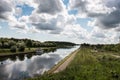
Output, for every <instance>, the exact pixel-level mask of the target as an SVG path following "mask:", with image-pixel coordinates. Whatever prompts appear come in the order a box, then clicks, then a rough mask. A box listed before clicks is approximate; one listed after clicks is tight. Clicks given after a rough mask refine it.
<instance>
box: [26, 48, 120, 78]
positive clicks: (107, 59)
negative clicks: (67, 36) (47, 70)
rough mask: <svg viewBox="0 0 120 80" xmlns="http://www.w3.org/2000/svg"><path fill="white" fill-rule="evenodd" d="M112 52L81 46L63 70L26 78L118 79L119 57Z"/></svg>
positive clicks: (119, 75) (119, 71) (119, 70)
mask: <svg viewBox="0 0 120 80" xmlns="http://www.w3.org/2000/svg"><path fill="white" fill-rule="evenodd" d="M113 54H115V53H113V52H109V53H108V52H91V49H90V48H81V49H79V52H78V53H77V54H76V56H75V58H74V60H73V61H72V62H71V63H70V65H69V66H68V67H67V68H66V69H65V70H64V71H62V72H59V73H55V74H44V75H42V76H39V77H36V78H31V79H28V80H120V58H117V57H114V56H112V55H113Z"/></svg>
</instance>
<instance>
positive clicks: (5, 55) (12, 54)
mask: <svg viewBox="0 0 120 80" xmlns="http://www.w3.org/2000/svg"><path fill="white" fill-rule="evenodd" d="M29 53H35V51H29V52H17V53H7V54H0V57H11V56H19V55H24V54H29Z"/></svg>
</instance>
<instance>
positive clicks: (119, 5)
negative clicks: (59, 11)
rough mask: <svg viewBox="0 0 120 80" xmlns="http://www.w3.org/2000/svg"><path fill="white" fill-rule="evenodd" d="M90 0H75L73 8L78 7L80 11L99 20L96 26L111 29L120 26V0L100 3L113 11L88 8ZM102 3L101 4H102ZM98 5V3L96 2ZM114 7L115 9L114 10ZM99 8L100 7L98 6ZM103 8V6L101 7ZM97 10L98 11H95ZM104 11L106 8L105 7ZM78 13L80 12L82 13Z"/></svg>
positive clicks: (106, 0) (107, 0)
mask: <svg viewBox="0 0 120 80" xmlns="http://www.w3.org/2000/svg"><path fill="white" fill-rule="evenodd" d="M90 4H91V3H89V0H74V4H73V7H72V8H71V9H74V8H77V10H78V12H81V13H84V14H86V15H87V16H88V17H91V18H94V19H96V20H97V22H96V23H95V26H98V27H100V28H103V29H111V28H116V27H120V26H119V24H120V1H119V0H105V1H103V2H101V3H100V4H102V5H104V6H103V7H106V9H107V8H108V9H110V10H111V12H109V10H108V12H98V11H97V10H96V9H97V8H96V9H94V8H95V7H93V10H94V12H92V11H90V10H88V8H89V7H88V5H89V6H92V5H90ZM102 5H101V6H102ZM96 7H97V4H96ZM113 7H114V8H115V10H113ZM98 8H99V7H98ZM101 9H102V7H101ZM95 10H96V11H95ZM103 11H104V9H103ZM81 13H78V14H81Z"/></svg>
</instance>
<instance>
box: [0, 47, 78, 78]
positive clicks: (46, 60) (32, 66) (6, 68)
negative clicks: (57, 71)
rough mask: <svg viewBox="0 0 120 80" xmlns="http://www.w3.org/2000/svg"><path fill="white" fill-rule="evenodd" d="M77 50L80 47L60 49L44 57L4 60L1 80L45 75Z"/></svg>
mask: <svg viewBox="0 0 120 80" xmlns="http://www.w3.org/2000/svg"><path fill="white" fill-rule="evenodd" d="M76 48H78V47H75V48H72V49H58V50H56V51H55V52H49V53H45V54H42V55H34V54H30V55H20V56H17V57H11V58H8V59H6V60H4V59H3V60H2V61H1V62H2V63H3V64H0V80H23V79H24V78H29V77H34V76H36V75H38V74H43V73H44V72H45V71H47V70H49V69H50V68H51V67H53V66H54V65H55V64H57V63H58V62H59V61H60V60H61V59H63V58H64V57H65V56H67V55H68V54H69V53H70V52H72V51H74V50H75V49H76Z"/></svg>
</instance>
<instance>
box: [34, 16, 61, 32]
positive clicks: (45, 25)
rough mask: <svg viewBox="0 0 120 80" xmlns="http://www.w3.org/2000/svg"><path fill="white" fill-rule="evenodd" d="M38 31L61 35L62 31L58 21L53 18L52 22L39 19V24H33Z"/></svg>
mask: <svg viewBox="0 0 120 80" xmlns="http://www.w3.org/2000/svg"><path fill="white" fill-rule="evenodd" d="M32 25H33V26H35V28H36V29H37V30H44V31H49V32H50V33H51V34H59V33H60V32H61V31H62V29H61V28H59V26H58V25H57V19H55V18H53V19H50V20H46V19H42V18H41V19H39V20H38V21H37V22H33V23H32Z"/></svg>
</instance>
